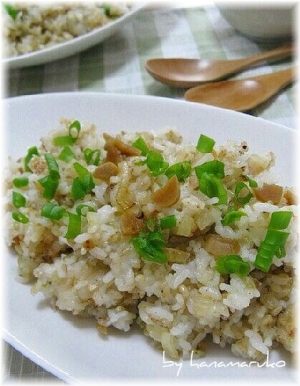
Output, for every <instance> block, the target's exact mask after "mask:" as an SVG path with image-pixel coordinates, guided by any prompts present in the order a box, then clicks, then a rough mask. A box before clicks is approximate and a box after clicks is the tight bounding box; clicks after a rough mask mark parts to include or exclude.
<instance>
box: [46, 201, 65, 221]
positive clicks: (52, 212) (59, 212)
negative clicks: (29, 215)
mask: <svg viewBox="0 0 300 386" xmlns="http://www.w3.org/2000/svg"><path fill="white" fill-rule="evenodd" d="M65 214H66V209H65V208H63V207H62V206H59V205H56V204H54V203H52V202H47V203H46V204H45V205H43V207H42V210H41V215H42V216H43V217H47V218H50V219H51V220H60V219H61V218H62V217H63V216H64V215H65Z"/></svg>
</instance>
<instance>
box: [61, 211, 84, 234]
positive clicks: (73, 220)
mask: <svg viewBox="0 0 300 386" xmlns="http://www.w3.org/2000/svg"><path fill="white" fill-rule="evenodd" d="M68 216H69V224H68V229H67V233H66V234H65V238H66V239H74V238H75V237H76V236H78V235H79V234H80V232H81V216H80V215H79V214H77V213H70V212H68Z"/></svg>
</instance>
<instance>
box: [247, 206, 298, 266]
mask: <svg viewBox="0 0 300 386" xmlns="http://www.w3.org/2000/svg"><path fill="white" fill-rule="evenodd" d="M291 218H292V212H290V211H278V212H273V213H272V214H271V219H270V222H269V226H268V230H267V233H266V235H265V238H264V240H263V241H262V242H261V243H260V245H259V247H258V251H257V255H256V258H255V261H254V266H255V267H256V268H258V269H260V270H261V271H263V272H268V271H269V269H270V267H271V265H272V261H273V257H274V256H276V257H278V258H279V259H280V258H283V257H284V256H285V254H286V252H285V243H286V241H287V239H288V237H289V232H283V229H286V228H287V227H288V225H289V223H290V221H291Z"/></svg>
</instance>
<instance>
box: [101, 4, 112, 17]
mask: <svg viewBox="0 0 300 386" xmlns="http://www.w3.org/2000/svg"><path fill="white" fill-rule="evenodd" d="M102 8H103V9H104V13H105V15H106V16H110V10H111V6H110V5H107V4H103V5H102Z"/></svg>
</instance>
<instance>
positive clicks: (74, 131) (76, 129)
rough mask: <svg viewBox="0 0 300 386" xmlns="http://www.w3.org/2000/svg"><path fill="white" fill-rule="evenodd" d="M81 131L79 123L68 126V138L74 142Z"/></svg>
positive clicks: (75, 122)
mask: <svg viewBox="0 0 300 386" xmlns="http://www.w3.org/2000/svg"><path fill="white" fill-rule="evenodd" d="M80 131H81V124H80V122H79V121H74V122H72V123H71V124H70V126H69V136H70V137H72V138H74V139H75V140H76V139H77V138H78V137H79V133H80Z"/></svg>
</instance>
